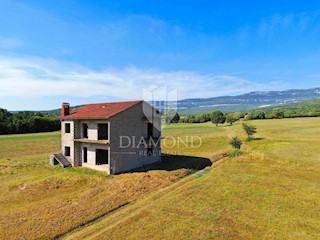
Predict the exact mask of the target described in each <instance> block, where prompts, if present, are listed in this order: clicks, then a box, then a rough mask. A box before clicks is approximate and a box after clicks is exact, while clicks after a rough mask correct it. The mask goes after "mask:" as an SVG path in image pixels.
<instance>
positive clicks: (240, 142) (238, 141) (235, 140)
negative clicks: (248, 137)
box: [230, 137, 242, 149]
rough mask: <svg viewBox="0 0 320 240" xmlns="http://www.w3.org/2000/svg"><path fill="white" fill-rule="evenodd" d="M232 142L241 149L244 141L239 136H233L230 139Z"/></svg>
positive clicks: (234, 146) (233, 145) (232, 144)
mask: <svg viewBox="0 0 320 240" xmlns="http://www.w3.org/2000/svg"><path fill="white" fill-rule="evenodd" d="M230 144H231V146H232V147H233V148H236V149H240V148H241V145H242V141H241V140H240V139H239V138H238V137H233V138H232V139H231V141H230Z"/></svg>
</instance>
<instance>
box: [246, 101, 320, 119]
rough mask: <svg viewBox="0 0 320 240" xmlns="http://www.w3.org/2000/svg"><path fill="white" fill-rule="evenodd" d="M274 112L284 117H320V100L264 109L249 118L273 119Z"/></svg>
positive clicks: (253, 113) (255, 111)
mask: <svg viewBox="0 0 320 240" xmlns="http://www.w3.org/2000/svg"><path fill="white" fill-rule="evenodd" d="M274 111H278V112H282V113H283V117H285V118H293V117H319V116H320V99H317V100H311V101H306V102H300V103H291V104H286V105H276V106H272V107H263V108H258V109H255V110H252V111H250V112H249V114H248V116H249V118H251V119H264V118H273V116H272V113H273V112H274Z"/></svg>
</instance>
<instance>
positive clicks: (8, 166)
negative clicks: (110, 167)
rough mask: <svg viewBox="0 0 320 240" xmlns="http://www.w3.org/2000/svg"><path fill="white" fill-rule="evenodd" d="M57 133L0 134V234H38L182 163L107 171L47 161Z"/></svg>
mask: <svg viewBox="0 0 320 240" xmlns="http://www.w3.org/2000/svg"><path fill="white" fill-rule="evenodd" d="M59 148H60V133H58V132H56V133H41V134H25V135H11V136H0V179H1V185H0V191H1V195H0V239H43V238H46V239H47V238H53V237H56V236H59V235H61V234H63V233H65V232H67V231H69V230H70V229H73V228H75V227H77V226H79V225H81V224H84V223H86V222H88V221H91V220H93V219H95V218H97V217H99V216H102V215H104V214H106V213H108V212H110V211H112V210H114V209H116V208H118V207H120V206H123V205H125V204H127V203H130V202H132V201H135V200H136V199H138V198H140V197H142V196H144V195H145V194H147V193H150V192H152V191H155V190H157V189H159V188H162V187H164V186H168V185H169V184H171V183H172V182H175V181H177V180H179V179H181V178H183V177H184V176H186V175H187V174H188V171H187V170H186V169H179V168H176V169H172V170H171V171H165V170H162V171H149V172H141V173H129V174H121V175H117V176H107V175H105V174H103V173H100V172H97V171H92V170H89V169H84V168H70V169H63V168H60V167H59V166H55V167H53V166H50V165H49V164H48V154H49V153H51V152H54V151H58V150H59Z"/></svg>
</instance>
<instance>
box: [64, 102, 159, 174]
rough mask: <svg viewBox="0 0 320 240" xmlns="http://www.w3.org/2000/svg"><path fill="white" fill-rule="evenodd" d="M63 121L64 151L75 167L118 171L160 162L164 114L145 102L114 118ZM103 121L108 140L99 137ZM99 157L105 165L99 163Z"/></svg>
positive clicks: (115, 172) (110, 171)
mask: <svg viewBox="0 0 320 240" xmlns="http://www.w3.org/2000/svg"><path fill="white" fill-rule="evenodd" d="M152 122H153V124H152ZM61 124H62V125H61V131H62V137H61V147H62V153H63V155H64V156H65V157H66V158H67V159H68V160H69V161H70V163H71V164H72V166H83V167H88V168H92V169H96V170H101V171H105V172H107V173H109V174H117V173H122V172H127V171H130V170H132V169H134V168H137V167H140V166H143V165H146V164H150V163H153V162H157V161H160V157H161V156H160V155H161V154H160V152H161V148H160V139H161V115H160V113H159V112H156V111H154V109H153V108H152V107H151V106H150V105H149V104H147V103H145V102H141V103H138V104H136V105H134V106H132V107H130V108H128V109H126V110H124V111H122V112H119V113H118V114H116V115H114V116H112V117H110V118H106V119H74V120H72V119H68V120H62V121H61ZM99 124H107V135H108V139H105V138H104V139H103V140H99V139H98V134H99V129H98V126H101V125H99ZM68 125H69V126H68ZM84 126H87V136H85V130H84V129H85V128H86V127H84ZM105 126H106V125H104V127H105ZM69 129H70V132H69V131H68V130H69ZM151 129H152V130H151ZM104 131H106V130H105V128H104ZM150 133H151V134H150ZM151 135H152V136H151ZM153 142H154V143H156V144H152V143H153ZM68 148H70V151H69V150H68ZM69 152H70V154H69ZM97 152H99V153H97ZM68 155H69V156H68ZM98 156H99V157H98ZM98 158H101V159H102V160H101V161H102V162H103V163H102V164H101V163H100V162H99V163H98V164H97V161H98ZM99 161H100V160H99Z"/></svg>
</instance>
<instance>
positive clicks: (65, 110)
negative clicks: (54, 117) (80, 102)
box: [61, 102, 70, 117]
mask: <svg viewBox="0 0 320 240" xmlns="http://www.w3.org/2000/svg"><path fill="white" fill-rule="evenodd" d="M69 114H70V104H69V103H66V102H64V103H62V107H61V117H64V116H67V115H69Z"/></svg>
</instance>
